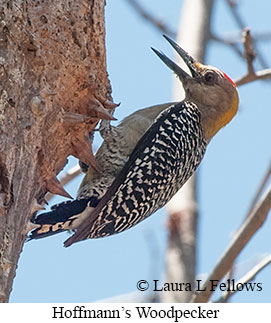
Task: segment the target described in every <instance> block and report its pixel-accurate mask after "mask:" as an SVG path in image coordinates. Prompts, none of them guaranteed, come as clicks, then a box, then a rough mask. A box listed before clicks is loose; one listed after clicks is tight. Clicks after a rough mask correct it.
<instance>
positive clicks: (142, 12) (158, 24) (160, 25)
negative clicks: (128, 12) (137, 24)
mask: <svg viewBox="0 0 271 323" xmlns="http://www.w3.org/2000/svg"><path fill="white" fill-rule="evenodd" d="M126 1H127V2H128V3H129V4H130V5H131V6H132V7H133V8H134V9H135V11H136V12H137V13H138V14H139V16H141V17H142V18H143V19H145V20H146V21H147V22H148V23H150V24H151V25H152V26H153V27H155V28H156V29H158V30H159V31H161V32H162V33H164V34H167V35H169V36H171V37H174V38H175V36H176V32H175V31H173V30H171V29H170V28H169V27H168V26H167V25H166V24H165V23H164V22H163V21H162V20H160V19H158V18H156V17H154V16H153V15H151V14H150V13H149V12H148V11H147V10H146V9H145V8H144V7H143V6H141V5H140V4H139V2H138V1H137V0H126Z"/></svg>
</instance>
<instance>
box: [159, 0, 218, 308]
mask: <svg viewBox="0 0 271 323" xmlns="http://www.w3.org/2000/svg"><path fill="white" fill-rule="evenodd" d="M213 3H214V1H213V0H186V1H184V4H183V7H182V15H181V20H180V26H179V32H178V36H177V42H178V43H179V44H180V45H181V46H182V47H183V48H184V49H185V50H187V51H188V52H189V54H191V55H192V56H193V57H194V58H195V59H197V60H198V61H200V62H204V58H205V49H206V46H207V42H208V40H209V37H210V22H211V13H212V9H213ZM191 21H192V23H191ZM178 63H179V64H183V62H178ZM183 96H184V93H183V88H182V86H181V83H180V81H179V80H178V79H176V78H174V94H173V101H180V100H181V99H183ZM167 210H168V214H169V220H168V223H169V224H168V227H169V238H168V248H167V251H166V273H165V282H183V283H190V284H191V286H194V282H195V275H196V251H197V250H196V241H197V223H198V210H197V199H196V176H195V175H193V176H192V177H191V178H190V180H189V181H188V182H187V183H186V184H185V185H184V186H183V187H182V188H181V189H180V191H179V192H178V193H177V194H176V195H175V196H174V197H173V198H172V199H171V201H170V202H169V203H168V205H167ZM191 297H192V291H183V292H179V293H176V292H164V293H163V294H162V296H161V301H162V302H189V300H190V299H191Z"/></svg>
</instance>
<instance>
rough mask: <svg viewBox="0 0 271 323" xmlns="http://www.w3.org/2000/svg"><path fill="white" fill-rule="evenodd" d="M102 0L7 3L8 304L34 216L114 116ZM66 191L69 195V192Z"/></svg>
mask: <svg viewBox="0 0 271 323" xmlns="http://www.w3.org/2000/svg"><path fill="white" fill-rule="evenodd" d="M104 5H105V3H104V0H102V1H101V0H78V1H65V0H51V1H34V0H29V1H23V0H16V1H8V0H4V1H1V4H0V142H1V147H0V301H1V302H7V301H8V299H9V294H10V292H11V288H12V282H13V279H14V276H15V270H16V266H17V262H18V259H19V255H20V252H21V250H22V246H23V243H24V240H25V237H26V231H27V223H28V221H29V218H30V217H31V213H32V212H33V211H34V210H36V209H37V203H42V201H43V197H44V194H45V193H46V192H47V191H50V192H53V193H57V194H59V193H61V194H64V195H65V192H64V191H63V190H62V188H61V186H60V185H59V183H58V182H57V181H56V179H55V178H56V175H57V174H58V172H59V171H60V170H61V169H62V168H63V166H64V165H65V163H66V158H67V156H68V155H74V156H76V157H78V158H80V159H81V160H83V161H84V162H86V163H88V164H89V163H91V161H92V162H93V163H94V161H93V160H92V154H91V149H90V142H89V141H88V139H87V137H88V134H89V133H90V132H91V131H92V130H93V128H94V127H95V125H96V124H97V121H98V118H99V117H104V118H110V117H109V113H108V110H106V109H105V108H113V107H114V105H113V104H110V102H109V101H106V100H109V99H110V93H111V88H110V83H109V80H108V77H107V72H106V59H105V39H104V38H105V37H104V36H105V29H104ZM66 195H67V194H66Z"/></svg>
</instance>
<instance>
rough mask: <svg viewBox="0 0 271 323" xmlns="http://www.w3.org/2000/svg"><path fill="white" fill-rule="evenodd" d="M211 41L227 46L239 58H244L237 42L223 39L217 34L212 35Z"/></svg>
mask: <svg viewBox="0 0 271 323" xmlns="http://www.w3.org/2000/svg"><path fill="white" fill-rule="evenodd" d="M210 37H211V40H214V41H216V42H218V43H220V44H223V45H226V46H230V47H231V48H232V49H233V50H234V51H235V53H236V54H237V55H238V56H239V57H242V58H243V53H242V51H241V50H240V49H239V48H238V45H237V42H235V41H232V40H231V39H228V38H225V37H221V36H218V35H215V34H211V35H210Z"/></svg>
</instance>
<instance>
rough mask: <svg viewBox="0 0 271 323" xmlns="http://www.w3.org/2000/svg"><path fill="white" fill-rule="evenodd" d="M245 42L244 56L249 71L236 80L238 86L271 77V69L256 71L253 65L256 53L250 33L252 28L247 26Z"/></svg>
mask: <svg viewBox="0 0 271 323" xmlns="http://www.w3.org/2000/svg"><path fill="white" fill-rule="evenodd" d="M243 43H244V49H245V53H244V57H245V59H246V61H247V67H248V73H247V74H246V75H244V76H242V77H241V78H239V79H237V80H235V84H236V85H237V86H241V85H244V84H247V83H250V82H253V81H256V80H266V79H271V69H270V68H269V69H265V70H262V71H258V72H255V70H254V67H253V61H254V58H255V57H256V54H255V52H254V49H253V40H252V37H251V34H250V30H249V29H248V28H245V29H244V31H243Z"/></svg>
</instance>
